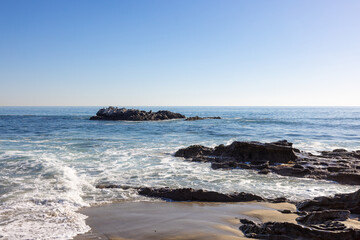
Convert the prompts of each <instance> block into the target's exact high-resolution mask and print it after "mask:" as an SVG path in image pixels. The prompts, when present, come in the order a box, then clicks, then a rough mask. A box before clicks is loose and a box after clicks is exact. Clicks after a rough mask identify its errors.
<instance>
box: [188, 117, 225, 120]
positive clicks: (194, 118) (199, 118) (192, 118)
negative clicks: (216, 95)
mask: <svg viewBox="0 0 360 240" xmlns="http://www.w3.org/2000/svg"><path fill="white" fill-rule="evenodd" d="M204 119H221V117H199V116H195V117H188V118H186V119H185V121H197V120H204Z"/></svg>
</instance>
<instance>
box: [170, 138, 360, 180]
mask: <svg viewBox="0 0 360 240" xmlns="http://www.w3.org/2000/svg"><path fill="white" fill-rule="evenodd" d="M175 156H176V157H185V158H187V159H188V160H191V161H202V162H211V167H212V168H213V169H235V168H242V169H254V170H257V171H259V174H268V173H269V172H273V173H276V174H279V175H281V176H289V177H305V178H313V179H325V180H331V181H336V182H338V183H341V184H351V185H360V160H359V159H358V156H360V151H353V152H348V151H346V150H345V149H335V150H334V151H324V152H321V154H320V155H314V154H311V153H307V152H302V151H300V150H296V149H295V148H293V147H292V143H290V142H288V141H286V140H281V141H277V142H272V143H260V142H237V141H235V142H233V143H231V144H230V145H227V146H225V145H223V144H221V145H218V146H216V147H215V148H208V147H204V146H199V145H193V146H190V147H188V148H183V149H180V150H178V151H177V152H176V153H175Z"/></svg>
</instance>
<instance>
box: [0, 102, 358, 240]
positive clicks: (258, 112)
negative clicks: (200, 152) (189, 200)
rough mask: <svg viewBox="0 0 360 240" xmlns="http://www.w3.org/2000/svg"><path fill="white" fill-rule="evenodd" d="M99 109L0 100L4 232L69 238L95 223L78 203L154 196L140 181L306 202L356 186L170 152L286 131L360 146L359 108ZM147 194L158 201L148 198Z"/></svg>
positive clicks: (294, 138) (0, 220)
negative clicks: (123, 112)
mask: <svg viewBox="0 0 360 240" xmlns="http://www.w3.org/2000/svg"><path fill="white" fill-rule="evenodd" d="M99 108H100V107H0V239H71V238H72V237H74V236H75V235H76V234H78V233H84V232H86V231H88V230H89V227H88V226H87V225H86V223H85V218H86V217H85V216H84V215H82V214H80V213H78V212H77V210H78V209H79V208H81V207H86V206H92V205H96V204H102V203H107V202H115V201H149V199H147V198H145V197H141V196H139V195H138V194H137V193H136V191H134V190H122V189H97V188H95V186H96V185H97V184H99V183H115V184H121V185H129V186H134V187H140V186H151V187H174V188H175V187H192V188H196V189H207V190H215V191H219V192H223V193H227V192H234V191H237V192H241V191H243V192H249V193H254V194H257V195H260V196H263V197H271V198H273V197H286V198H289V199H291V200H303V199H307V198H313V197H316V196H323V195H324V196H328V195H333V194H335V193H346V192H353V191H355V190H357V189H358V187H357V186H348V185H340V184H337V183H335V182H330V181H322V180H321V181H320V180H313V179H301V178H293V177H282V176H278V175H276V174H269V175H259V174H257V173H256V172H254V171H253V170H242V169H235V170H213V169H211V168H210V164H209V163H194V162H189V161H186V160H184V159H181V158H175V157H174V156H173V154H174V153H175V152H176V151H177V150H178V149H179V148H182V147H187V146H189V145H192V144H201V145H205V146H210V147H213V146H216V145H218V144H230V143H231V142H233V141H261V142H272V141H277V140H282V139H286V140H288V141H290V142H293V143H294V147H296V148H299V149H300V150H305V151H309V152H313V153H317V152H318V151H322V150H332V149H335V148H346V149H347V150H355V149H356V150H357V149H360V107H134V108H138V109H142V110H152V111H157V110H170V111H173V112H179V113H182V114H184V115H186V116H196V115H198V116H220V117H221V118H222V119H220V120H217V119H208V120H200V121H184V120H170V121H154V122H128V121H90V120H89V117H90V116H92V115H95V114H96V112H97V110H99ZM151 201H154V200H153V199H151Z"/></svg>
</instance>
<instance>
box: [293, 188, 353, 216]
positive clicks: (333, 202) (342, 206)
mask: <svg viewBox="0 0 360 240" xmlns="http://www.w3.org/2000/svg"><path fill="white" fill-rule="evenodd" d="M296 207H297V209H298V210H299V211H308V212H312V211H324V210H348V211H350V212H351V213H354V214H360V190H358V191H356V192H354V193H348V194H336V195H335V196H334V197H317V198H314V199H312V200H305V201H302V202H300V203H298V204H297V205H296Z"/></svg>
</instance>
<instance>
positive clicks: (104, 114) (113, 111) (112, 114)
mask: <svg viewBox="0 0 360 240" xmlns="http://www.w3.org/2000/svg"><path fill="white" fill-rule="evenodd" d="M179 118H185V116H184V115H182V114H180V113H173V112H170V111H157V112H152V111H149V112H146V111H140V110H137V109H126V108H117V107H108V108H102V109H100V110H99V111H98V112H97V113H96V116H92V117H91V118H90V120H127V121H156V120H169V119H179Z"/></svg>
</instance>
